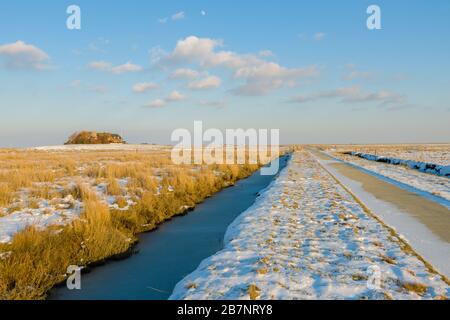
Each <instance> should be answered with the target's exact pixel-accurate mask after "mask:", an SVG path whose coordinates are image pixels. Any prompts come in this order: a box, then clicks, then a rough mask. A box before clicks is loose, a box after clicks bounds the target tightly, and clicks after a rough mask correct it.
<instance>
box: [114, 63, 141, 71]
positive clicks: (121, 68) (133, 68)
mask: <svg viewBox="0 0 450 320" xmlns="http://www.w3.org/2000/svg"><path fill="white" fill-rule="evenodd" d="M139 71H142V67H141V66H138V65H136V64H133V63H131V62H127V63H125V64H121V65H118V66H116V67H113V68H112V69H111V72H112V73H114V74H122V73H126V72H139Z"/></svg>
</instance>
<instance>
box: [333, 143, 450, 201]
mask: <svg viewBox="0 0 450 320" xmlns="http://www.w3.org/2000/svg"><path fill="white" fill-rule="evenodd" d="M327 153H328V154H330V155H331V156H333V157H335V158H338V159H340V160H343V161H345V162H348V163H351V164H353V165H356V166H359V167H361V168H364V169H366V170H369V171H372V172H374V173H376V174H380V175H382V176H385V177H388V178H390V179H393V180H395V181H399V182H401V183H403V184H405V185H409V186H411V187H413V188H416V189H418V190H421V191H424V192H427V193H431V194H433V195H435V196H438V197H441V198H443V199H445V200H447V201H450V179H449V178H447V177H441V176H437V175H434V174H428V173H423V172H420V171H417V170H414V169H410V168H408V167H406V166H401V165H392V164H387V163H382V162H376V161H371V160H367V159H363V158H360V157H356V156H352V155H348V154H343V153H339V152H332V151H331V150H327Z"/></svg>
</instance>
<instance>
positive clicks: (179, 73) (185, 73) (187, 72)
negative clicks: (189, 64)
mask: <svg viewBox="0 0 450 320" xmlns="http://www.w3.org/2000/svg"><path fill="white" fill-rule="evenodd" d="M200 76H201V72H199V71H197V70H193V69H189V68H180V69H176V70H175V71H173V72H172V73H171V75H170V78H171V79H196V78H198V77H200Z"/></svg>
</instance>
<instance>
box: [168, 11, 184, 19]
mask: <svg viewBox="0 0 450 320" xmlns="http://www.w3.org/2000/svg"><path fill="white" fill-rule="evenodd" d="M184 16H185V15H184V11H180V12H177V13H175V14H173V15H172V17H171V19H172V20H182V19H184Z"/></svg>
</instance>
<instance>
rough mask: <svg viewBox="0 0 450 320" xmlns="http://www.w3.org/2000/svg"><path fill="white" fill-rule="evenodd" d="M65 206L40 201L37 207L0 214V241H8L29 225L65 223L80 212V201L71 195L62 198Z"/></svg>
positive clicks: (45, 225)
mask: <svg viewBox="0 0 450 320" xmlns="http://www.w3.org/2000/svg"><path fill="white" fill-rule="evenodd" d="M63 202H65V203H66V204H67V206H66V207H65V206H58V208H55V207H54V206H51V205H50V204H49V203H48V202H46V201H42V202H41V204H40V206H39V208H36V209H31V208H26V209H22V210H19V211H15V212H13V213H11V214H8V215H5V216H3V217H1V216H0V243H8V242H10V241H11V240H12V238H13V236H14V235H15V234H16V233H17V232H20V231H22V230H24V229H25V228H27V227H29V226H34V227H36V228H38V229H43V228H46V227H48V226H50V225H65V224H68V223H70V222H71V221H72V220H73V219H76V218H78V217H79V215H80V214H81V208H82V205H81V202H79V201H78V200H74V199H73V198H72V197H71V196H68V197H66V198H65V199H63Z"/></svg>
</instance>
